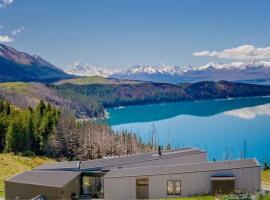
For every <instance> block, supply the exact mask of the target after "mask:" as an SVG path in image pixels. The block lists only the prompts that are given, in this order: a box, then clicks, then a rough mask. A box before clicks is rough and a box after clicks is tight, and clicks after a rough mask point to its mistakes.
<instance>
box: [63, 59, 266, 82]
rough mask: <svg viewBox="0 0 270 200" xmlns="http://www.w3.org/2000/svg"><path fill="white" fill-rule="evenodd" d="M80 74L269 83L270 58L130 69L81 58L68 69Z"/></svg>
mask: <svg viewBox="0 0 270 200" xmlns="http://www.w3.org/2000/svg"><path fill="white" fill-rule="evenodd" d="M67 72H68V73H70V74H75V75H81V76H93V75H99V76H104V77H109V78H117V79H129V80H140V81H153V82H168V83H184V82H198V81H207V80H211V81H219V80H227V81H239V82H251V83H265V82H267V83H270V62H264V61H252V62H249V63H244V62H232V63H225V64H222V63H214V62H211V63H208V64H207V65H202V66H190V65H187V66H177V65H174V66H170V65H164V64H160V65H155V66H150V65H135V66H133V67H130V68H128V69H122V70H120V69H116V68H98V67H95V66H91V65H88V64H83V63H82V62H75V63H74V64H73V65H72V66H70V67H69V69H68V70H67Z"/></svg>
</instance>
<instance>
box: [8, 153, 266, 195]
mask: <svg viewBox="0 0 270 200" xmlns="http://www.w3.org/2000/svg"><path fill="white" fill-rule="evenodd" d="M260 171H261V167H260V164H259V163H258V162H257V161H256V160H255V159H246V160H230V161H219V162H208V160H207V153H206V152H205V151H203V150H200V149H196V148H182V149H176V150H170V151H158V152H152V153H144V154H137V155H130V156H117V157H109V158H103V159H96V160H88V161H71V162H57V163H50V164H44V165H42V166H40V167H37V168H35V169H33V170H32V171H29V172H24V173H22V174H19V175H17V176H14V177H12V178H10V179H8V180H6V181H5V191H6V199H31V198H34V197H36V196H39V195H41V196H44V197H46V198H47V199H71V198H74V199H76V198H85V199H87V198H89V199H90V198H104V199H148V198H149V199H155V198H168V197H179V196H192V195H201V194H213V193H230V192H232V191H234V190H241V191H246V192H250V193H255V192H256V191H258V190H260Z"/></svg>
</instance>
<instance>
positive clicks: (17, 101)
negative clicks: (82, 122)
mask: <svg viewBox="0 0 270 200" xmlns="http://www.w3.org/2000/svg"><path fill="white" fill-rule="evenodd" d="M0 99H5V100H7V101H9V102H10V103H11V104H14V105H16V106H17V107H19V108H28V107H32V108H33V107H35V106H36V105H37V104H38V103H39V102H40V100H44V101H45V102H48V103H51V104H52V105H54V106H56V107H58V108H60V109H61V110H62V111H67V112H73V113H75V115H76V116H77V117H79V118H82V117H84V116H88V117H99V116H104V110H103V107H102V106H101V105H100V104H99V103H98V102H97V101H96V100H95V99H93V98H92V97H91V96H85V97H83V98H78V99H77V98H76V97H74V98H72V97H70V96H63V95H62V94H61V93H59V92H58V91H56V90H55V89H54V88H52V87H48V86H47V85H44V84H41V83H24V82H7V83H0Z"/></svg>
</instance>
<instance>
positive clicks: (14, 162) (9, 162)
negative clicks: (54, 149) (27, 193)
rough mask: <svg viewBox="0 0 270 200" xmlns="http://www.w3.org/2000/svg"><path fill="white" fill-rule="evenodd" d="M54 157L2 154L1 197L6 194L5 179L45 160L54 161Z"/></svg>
mask: <svg viewBox="0 0 270 200" xmlns="http://www.w3.org/2000/svg"><path fill="white" fill-rule="evenodd" d="M52 161H53V160H52V159H48V158H46V157H38V156H35V157H23V156H15V155H14V154H11V153H1V154H0V169H1V170H0V197H3V196H4V180H5V179H7V178H9V177H11V176H14V175H16V174H19V173H21V172H24V171H27V170H31V169H32V168H34V167H36V166H38V165H41V164H43V163H45V162H52Z"/></svg>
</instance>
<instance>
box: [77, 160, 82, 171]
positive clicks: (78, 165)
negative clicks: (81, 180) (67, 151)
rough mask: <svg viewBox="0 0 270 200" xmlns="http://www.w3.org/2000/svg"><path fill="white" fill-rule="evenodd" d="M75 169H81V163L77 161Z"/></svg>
mask: <svg viewBox="0 0 270 200" xmlns="http://www.w3.org/2000/svg"><path fill="white" fill-rule="evenodd" d="M77 168H78V169H81V161H78V162H77Z"/></svg>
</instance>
